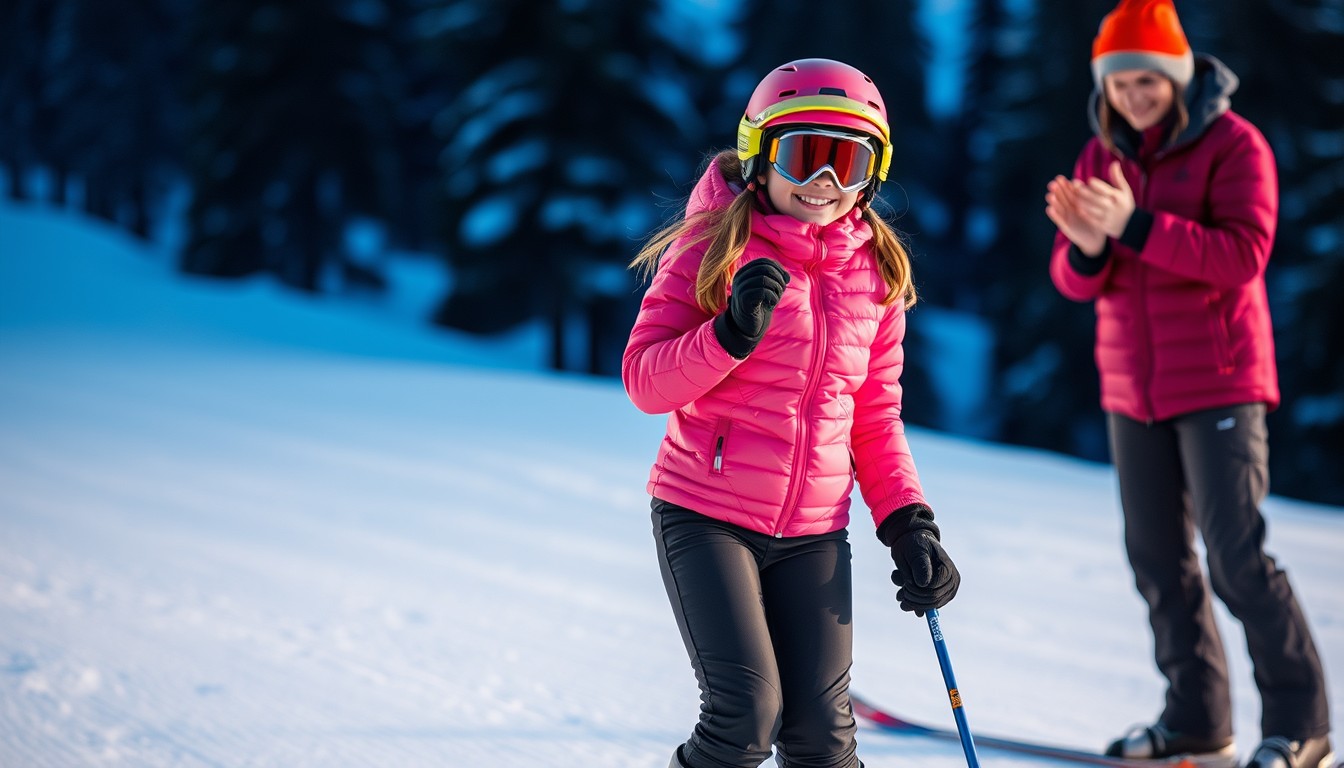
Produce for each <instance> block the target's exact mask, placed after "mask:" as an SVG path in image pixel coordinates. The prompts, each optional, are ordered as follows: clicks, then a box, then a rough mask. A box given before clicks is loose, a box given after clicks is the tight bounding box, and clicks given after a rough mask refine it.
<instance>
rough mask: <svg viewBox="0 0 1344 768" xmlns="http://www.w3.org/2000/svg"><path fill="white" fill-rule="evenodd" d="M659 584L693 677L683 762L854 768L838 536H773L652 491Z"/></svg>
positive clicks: (843, 547) (737, 767) (698, 767)
mask: <svg viewBox="0 0 1344 768" xmlns="http://www.w3.org/2000/svg"><path fill="white" fill-rule="evenodd" d="M652 506H653V515H652V517H653V532H654V538H655V539H656V540H657V544H658V560H659V563H660V565H661V567H662V573H663V583H664V585H665V586H666V587H667V596H668V599H669V600H670V601H671V603H672V612H673V613H674V614H675V615H676V619H677V626H678V628H679V629H680V630H681V638H682V641H683V642H684V643H685V644H686V652H687V654H688V655H689V656H690V659H691V666H692V667H693V668H694V670H695V676H696V680H697V681H698V682H699V684H700V721H699V722H698V723H697V724H696V726H695V729H694V730H693V732H692V734H691V736H690V738H689V739H688V740H687V741H686V743H685V744H683V745H682V747H681V755H682V760H683V761H684V762H685V764H686V765H687V766H690V768H755V767H756V766H759V765H760V764H761V763H762V762H764V761H765V760H767V759H768V758H769V757H770V751H771V747H772V745H773V746H774V747H775V748H776V751H777V758H776V759H777V760H778V762H779V764H780V765H781V766H784V767H785V768H857V767H858V766H859V762H858V758H857V757H856V756H855V755H856V746H855V739H854V734H855V730H856V728H855V724H854V715H853V712H852V710H851V708H850V704H849V670H850V667H851V665H852V662H853V628H852V625H851V619H850V615H851V608H852V604H853V588H852V585H853V581H852V575H851V573H850V549H849V539H848V534H847V533H846V531H844V530H840V531H836V532H835V533H830V534H823V535H818V536H800V537H793V538H774V537H771V536H767V535H764V534H760V533H756V532H754V531H749V530H746V529H744V528H741V527H738V526H735V525H732V524H730V523H725V522H720V521H718V520H714V519H712V518H709V517H706V516H704V515H701V514H698V513H696V512H692V511H691V510H688V509H686V508H684V507H679V506H676V505H674V504H669V503H667V502H664V501H661V500H658V499H654V501H653V505H652Z"/></svg>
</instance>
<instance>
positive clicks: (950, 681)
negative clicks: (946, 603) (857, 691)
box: [924, 608, 980, 768]
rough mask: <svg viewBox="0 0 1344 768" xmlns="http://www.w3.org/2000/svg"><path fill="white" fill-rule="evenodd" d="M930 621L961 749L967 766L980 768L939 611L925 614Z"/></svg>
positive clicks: (932, 610) (931, 610)
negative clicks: (939, 619) (939, 618)
mask: <svg viewBox="0 0 1344 768" xmlns="http://www.w3.org/2000/svg"><path fill="white" fill-rule="evenodd" d="M924 617H925V618H927V619H928V620H929V634H931V635H933V649H934V650H935V651H937V652H938V666H939V667H941V668H942V670H943V682H944V683H946V684H947V697H948V699H949V700H951V702H952V717H954V718H956V721H957V734H958V735H959V736H961V749H962V751H963V752H965V753H966V765H968V766H970V768H980V758H978V757H976V755H975V741H974V740H973V739H972V738H971V727H970V726H969V725H967V724H966V710H964V709H962V706H961V694H960V693H959V692H958V691H957V677H956V675H954V674H952V659H950V658H949V657H948V655H947V642H946V641H945V640H943V627H942V625H941V624H939V623H938V611H937V610H935V609H932V608H931V609H929V610H927V611H925V612H924Z"/></svg>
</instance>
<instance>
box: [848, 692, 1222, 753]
mask: <svg viewBox="0 0 1344 768" xmlns="http://www.w3.org/2000/svg"><path fill="white" fill-rule="evenodd" d="M849 700H850V703H851V704H853V706H854V714H855V715H857V716H858V717H860V718H862V719H863V720H865V721H867V722H868V723H871V724H872V725H873V726H875V727H876V728H878V729H880V730H883V731H889V732H892V733H898V734H905V735H907V736H929V737H932V738H935V739H945V740H947V741H960V739H961V735H960V734H959V733H958V732H957V731H955V730H952V729H950V728H936V727H934V726H930V725H923V724H920V723H914V722H911V721H909V720H906V719H905V718H901V717H897V716H896V715H893V714H891V713H890V712H887V711H885V710H882V709H879V708H877V707H875V706H873V705H872V704H870V703H868V701H867V700H865V699H863V698H861V697H860V696H858V695H856V694H854V692H852V691H851V692H850V694H849ZM975 744H976V746H978V747H988V748H990V749H998V750H1003V751H1005V752H1016V753H1019V754H1026V755H1035V756H1036V757H1043V758H1048V759H1051V760H1059V761H1061V762H1068V763H1084V764H1087V765H1105V766H1113V768H1143V766H1147V768H1154V766H1164V767H1169V768H1226V767H1227V766H1228V763H1227V758H1220V759H1219V760H1218V761H1216V762H1209V761H1207V760H1206V761H1202V762H1201V760H1200V759H1199V757H1198V756H1192V755H1186V756H1181V757H1172V758H1168V759H1164V760H1163V759H1159V760H1126V759H1125V758H1122V757H1107V756H1106V755H1102V754H1099V753H1096V752H1089V751H1087V750H1082V749H1073V748H1071V747H1061V746H1055V745H1052V744H1042V743H1039V742H1034V741H1025V740H1022V739H1006V738H1000V737H996V736H976V737H975ZM1231 765H1233V766H1235V765H1236V763H1235V762H1233V763H1232V764H1231Z"/></svg>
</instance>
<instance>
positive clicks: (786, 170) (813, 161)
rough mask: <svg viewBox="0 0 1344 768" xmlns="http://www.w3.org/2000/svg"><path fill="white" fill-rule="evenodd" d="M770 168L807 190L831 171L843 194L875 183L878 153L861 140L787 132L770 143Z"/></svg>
mask: <svg viewBox="0 0 1344 768" xmlns="http://www.w3.org/2000/svg"><path fill="white" fill-rule="evenodd" d="M769 157H770V165H772V166H774V169H775V171H776V172H778V173H779V175H780V176H783V177H784V178H785V179H786V180H787V181H788V182H789V183H791V184H795V185H797V186H800V187H801V186H804V185H806V184H810V183H812V181H813V180H815V179H816V178H817V177H818V176H820V175H821V174H823V173H826V172H827V171H829V172H830V173H831V175H832V176H834V177H835V183H836V186H838V187H840V189H841V191H843V192H846V193H848V192H858V191H859V190H861V189H863V188H864V187H866V186H868V182H870V181H872V178H873V171H874V170H875V169H876V167H877V153H876V152H874V151H873V145H872V144H869V143H868V140H867V139H865V138H863V137H862V136H856V135H855V134H852V133H838V132H835V131H822V130H817V129H815V128H808V129H806V130H798V131H788V132H786V133H783V134H781V135H780V136H779V137H778V138H775V139H771V141H770V154H769Z"/></svg>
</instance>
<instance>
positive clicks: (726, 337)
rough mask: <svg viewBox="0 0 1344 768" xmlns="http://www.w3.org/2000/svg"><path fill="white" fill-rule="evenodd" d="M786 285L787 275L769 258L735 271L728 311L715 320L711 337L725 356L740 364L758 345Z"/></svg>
mask: <svg viewBox="0 0 1344 768" xmlns="http://www.w3.org/2000/svg"><path fill="white" fill-rule="evenodd" d="M788 284H789V273H788V272H786V271H785V270H784V267H782V266H780V264H779V262H777V261H775V260H774V259H771V258H761V259H753V260H752V261H749V262H747V263H746V265H744V266H743V267H742V268H741V269H739V270H737V274H736V275H733V291H732V294H731V295H729V296H728V307H727V308H726V309H724V310H723V312H722V313H721V314H720V315H719V316H718V317H716V318H714V335H715V336H716V337H718V339H719V343H720V344H722V345H723V348H724V349H725V350H727V352H728V354H730V355H732V356H733V357H736V358H738V359H739V360H740V359H742V358H744V357H746V356H747V355H750V354H751V351H752V350H753V349H755V348H756V345H757V344H760V343H761V339H763V338H765V329H766V328H769V327H770V317H771V315H773V314H774V312H775V305H776V304H778V303H779V297H780V296H782V295H783V294H784V286H786V285H788Z"/></svg>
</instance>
